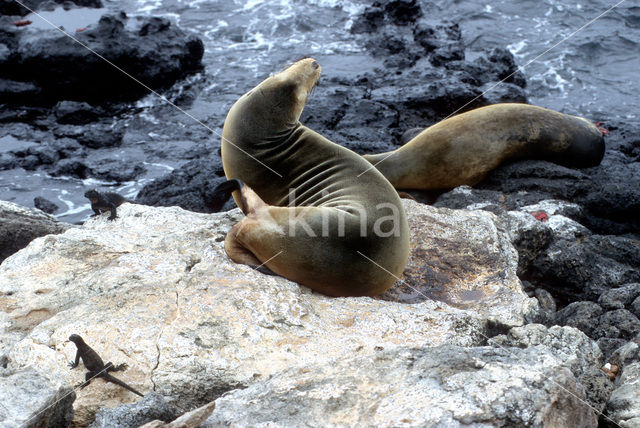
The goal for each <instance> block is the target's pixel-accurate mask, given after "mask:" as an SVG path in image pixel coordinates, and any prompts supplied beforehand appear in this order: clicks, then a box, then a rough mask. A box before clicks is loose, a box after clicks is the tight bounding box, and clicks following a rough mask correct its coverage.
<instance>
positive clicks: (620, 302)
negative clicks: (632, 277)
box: [598, 283, 640, 310]
mask: <svg viewBox="0 0 640 428" xmlns="http://www.w3.org/2000/svg"><path fill="white" fill-rule="evenodd" d="M638 297H640V283H635V284H628V285H624V286H622V287H619V288H612V289H610V290H607V291H605V292H604V293H602V294H601V295H600V298H599V299H598V303H599V304H600V306H602V307H603V308H604V309H607V310H612V309H624V308H627V309H629V308H630V307H631V306H632V303H633V301H634V300H636V299H637V298H638Z"/></svg>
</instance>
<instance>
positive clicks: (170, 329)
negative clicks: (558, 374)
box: [0, 201, 536, 425]
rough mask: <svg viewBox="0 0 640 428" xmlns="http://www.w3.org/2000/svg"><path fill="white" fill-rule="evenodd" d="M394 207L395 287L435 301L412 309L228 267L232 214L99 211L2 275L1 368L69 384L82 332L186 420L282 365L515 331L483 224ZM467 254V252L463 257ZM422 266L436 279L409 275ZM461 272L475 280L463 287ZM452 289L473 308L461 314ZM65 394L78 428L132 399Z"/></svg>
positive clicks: (494, 239) (519, 312)
mask: <svg viewBox="0 0 640 428" xmlns="http://www.w3.org/2000/svg"><path fill="white" fill-rule="evenodd" d="M406 208H407V212H408V215H409V218H410V227H411V229H412V241H413V244H412V245H413V248H414V253H413V254H412V256H411V260H410V262H409V266H408V267H407V270H406V271H405V274H404V277H405V281H406V283H407V284H410V285H412V286H421V284H419V282H420V281H428V284H429V287H433V288H434V289H437V290H439V291H438V293H434V294H432V295H431V296H429V297H430V298H429V299H424V300H423V301H421V302H419V303H413V304H408V303H402V302H400V301H389V300H383V299H381V298H368V297H361V298H330V297H327V296H324V295H321V294H318V293H314V292H312V291H311V290H310V289H308V288H306V287H302V286H300V285H298V284H296V283H293V282H291V281H288V280H286V279H284V278H281V277H277V276H267V275H263V274H261V273H258V272H256V271H254V270H253V269H251V268H249V267H248V266H244V265H237V264H235V263H233V262H231V261H230V259H229V258H228V257H227V256H226V254H225V252H224V249H223V239H224V235H225V233H226V232H227V231H228V230H229V229H230V228H231V226H232V225H233V224H234V223H235V222H237V221H238V220H239V219H240V218H242V214H241V213H240V212H239V210H233V211H230V212H227V213H220V214H211V215H207V214H197V213H191V212H188V211H184V210H182V209H180V208H175V207H172V208H152V207H147V206H142V205H134V204H124V205H123V206H121V207H120V208H119V209H118V219H117V220H116V221H112V222H111V221H107V220H106V215H103V216H100V217H97V218H94V219H91V220H89V221H88V222H87V223H85V225H84V226H83V227H81V228H73V229H71V230H68V231H67V232H65V233H63V234H60V235H49V236H46V237H42V238H38V239H36V240H34V241H33V242H32V243H31V244H30V245H29V246H28V247H27V248H25V249H24V250H22V251H20V252H18V253H16V254H15V255H13V256H12V257H10V258H9V259H7V260H6V261H5V263H3V264H2V266H0V293H1V294H0V308H1V312H0V335H1V336H0V337H2V344H3V345H2V349H1V352H2V354H4V355H6V356H8V365H9V367H11V368H22V367H27V366H33V367H37V368H38V369H39V370H40V371H41V372H42V373H43V375H44V376H46V377H47V378H49V379H50V381H51V382H53V383H54V384H59V385H68V384H76V383H78V382H80V381H82V380H83V379H84V369H83V366H82V365H80V366H79V367H78V368H76V369H74V370H69V368H68V366H67V364H68V362H69V361H70V360H72V359H73V357H74V355H75V346H74V345H73V343H71V342H69V341H68V340H67V338H68V337H69V335H70V334H72V333H75V334H79V335H81V336H82V337H83V338H84V339H85V341H86V342H87V343H88V344H89V345H90V346H92V347H93V348H94V349H95V350H96V351H97V352H98V353H99V354H100V355H101V356H102V358H103V359H104V360H105V362H106V361H112V362H113V363H114V364H120V363H123V362H125V363H127V364H128V365H129V368H128V369H127V370H126V371H124V372H119V373H116V375H117V376H118V377H119V378H120V379H122V380H124V381H125V382H127V383H129V384H131V385H132V386H133V387H134V388H136V389H138V390H140V391H142V392H143V393H146V392H149V391H151V390H155V391H157V392H160V393H161V394H163V395H164V396H166V397H168V399H169V400H170V402H171V403H172V404H175V405H177V406H178V407H179V408H181V409H183V410H189V409H192V408H195V407H197V406H198V405H202V404H205V403H207V402H209V401H212V400H214V399H215V398H217V397H218V396H220V395H221V394H222V393H224V392H226V391H229V390H232V389H235V388H238V387H245V386H248V385H251V384H253V383H255V382H258V381H261V380H263V379H266V378H267V377H268V376H270V375H273V374H276V373H278V372H281V371H283V370H285V369H288V368H291V367H293V366H300V365H307V364H311V363H314V364H333V363H334V362H336V361H341V360H343V359H345V358H350V357H356V356H362V357H363V358H365V357H366V356H367V355H371V354H374V353H376V352H379V350H381V349H384V350H391V349H395V348H398V347H406V346H416V347H417V346H432V347H435V346H441V345H456V346H474V345H478V344H481V343H483V342H484V341H486V338H487V334H488V332H489V331H490V329H492V328H494V327H495V323H496V322H499V323H501V324H502V325H503V326H505V327H511V326H517V325H522V324H523V323H524V318H525V316H526V315H527V314H529V313H530V312H531V311H533V310H535V308H536V306H535V305H534V303H533V302H534V300H532V299H529V298H527V296H526V295H525V294H524V293H523V292H522V290H521V289H520V283H519V281H518V280H517V277H516V276H515V266H516V264H517V259H516V260H514V259H513V256H514V254H515V251H514V250H513V248H512V247H509V245H508V238H507V236H506V234H505V233H504V232H502V231H500V230H498V229H496V227H495V226H492V224H493V223H492V219H493V217H492V216H493V215H492V214H490V213H477V212H476V213H472V212H466V211H453V210H447V209H436V208H431V207H428V206H424V205H421V204H418V203H415V202H412V201H407V202H406ZM418 220H420V222H419V221H418ZM474 225H475V226H474ZM456 229H458V230H456ZM462 229H464V231H463V230H462ZM480 235H482V236H480ZM465 240H467V243H466V244H465ZM443 242H445V243H446V245H443ZM418 246H419V248H421V250H420V251H417V250H415V249H416V248H418ZM445 247H450V251H449V252H447V251H446V250H444V249H442V248H445ZM429 248H431V249H434V248H441V250H440V251H429ZM465 248H472V249H473V251H474V252H476V253H477V254H475V255H469V254H468V253H464V254H463V255H462V256H461V255H460V252H461V251H462V250H463V249H465ZM464 251H469V250H464ZM482 251H484V253H482ZM465 254H466V255H465ZM486 254H490V255H489V256H487V255H486ZM447 257H455V258H454V259H453V260H454V261H459V260H461V258H462V259H463V261H464V263H463V264H462V265H456V264H455V263H453V262H448V261H447ZM421 260H422V261H423V262H422V263H424V265H425V266H429V269H434V268H432V267H431V266H435V267H437V268H438V269H439V270H440V274H439V275H427V276H426V277H425V278H426V279H422V278H421V277H420V276H419V275H416V274H415V273H414V272H415V269H416V266H419V265H420V263H421ZM445 266H449V268H448V270H447V269H445ZM468 272H476V273H477V274H476V275H472V276H470V278H469V282H468V283H467V282H465V281H464V278H463V276H464V275H466V274H467V273H468ZM496 272H497V273H496ZM483 275H485V277H486V278H490V279H486V278H485V279H482V278H483ZM452 278H455V280H452ZM479 278H480V279H479ZM464 287H467V288H468V289H470V290H478V292H477V293H475V294H473V295H472V296H477V298H476V300H473V299H466V300H464V302H463V303H464V304H458V303H459V302H460V297H459V296H460V292H459V288H464ZM483 287H484V288H483ZM452 302H453V303H455V304H457V305H458V306H459V307H454V305H452V304H449V303H452ZM76 392H77V396H78V398H77V400H76V402H75V403H74V408H75V411H76V414H75V419H74V423H77V424H80V425H84V424H87V423H89V422H91V421H92V420H93V417H94V415H95V412H96V411H97V410H98V409H99V408H101V407H113V406H116V405H118V404H121V403H131V402H133V401H135V400H136V399H137V397H136V396H135V395H133V394H131V393H130V392H128V391H126V390H124V389H122V388H120V387H118V386H116V385H114V384H111V383H106V382H104V381H103V380H101V379H97V380H94V381H93V382H92V383H91V385H89V386H88V387H86V388H84V389H81V390H78V391H76Z"/></svg>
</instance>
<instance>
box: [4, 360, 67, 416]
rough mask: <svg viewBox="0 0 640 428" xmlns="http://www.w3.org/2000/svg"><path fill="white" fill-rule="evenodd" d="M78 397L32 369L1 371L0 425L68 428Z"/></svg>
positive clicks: (65, 387)
mask: <svg viewBox="0 0 640 428" xmlns="http://www.w3.org/2000/svg"><path fill="white" fill-rule="evenodd" d="M75 398H76V395H75V393H74V392H73V389H72V388H70V387H69V386H64V385H55V384H54V383H52V382H50V381H49V380H48V379H47V378H46V377H45V376H43V375H42V374H41V373H40V372H38V371H36V370H35V369H33V368H24V369H21V370H16V371H14V370H4V369H0V426H2V427H3V428H31V427H51V428H57V427H64V426H68V425H69V423H70V422H71V419H72V416H73V407H72V404H73V400H75Z"/></svg>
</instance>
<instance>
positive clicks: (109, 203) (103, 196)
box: [84, 189, 130, 220]
mask: <svg viewBox="0 0 640 428" xmlns="http://www.w3.org/2000/svg"><path fill="white" fill-rule="evenodd" d="M84 197H85V198H88V199H89V200H90V201H91V209H92V210H93V212H94V214H93V215H92V216H91V217H95V216H97V215H100V214H101V213H103V212H105V211H111V215H110V216H109V218H107V220H115V219H116V217H117V214H116V208H117V207H119V206H120V205H122V204H123V203H125V202H130V201H129V200H128V199H127V198H125V197H124V196H120V195H118V194H117V193H113V192H98V189H92V190H89V191H87V192H85V194H84Z"/></svg>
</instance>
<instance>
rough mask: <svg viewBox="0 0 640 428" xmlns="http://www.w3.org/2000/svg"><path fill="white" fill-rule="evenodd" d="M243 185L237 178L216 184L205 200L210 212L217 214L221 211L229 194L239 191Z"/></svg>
mask: <svg viewBox="0 0 640 428" xmlns="http://www.w3.org/2000/svg"><path fill="white" fill-rule="evenodd" d="M243 185H244V184H243V183H242V181H240V180H238V179H237V178H232V179H231V180H227V181H223V182H222V183H220V184H218V185H217V186H216V188H215V189H213V191H212V192H211V194H210V195H208V197H207V198H206V204H207V205H208V207H209V209H210V210H211V212H214V213H216V212H218V211H220V210H221V209H222V207H223V206H224V204H225V203H226V202H227V201H228V200H229V198H230V197H231V194H232V193H233V192H235V191H236V190H240V189H241V188H242V186H243Z"/></svg>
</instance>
